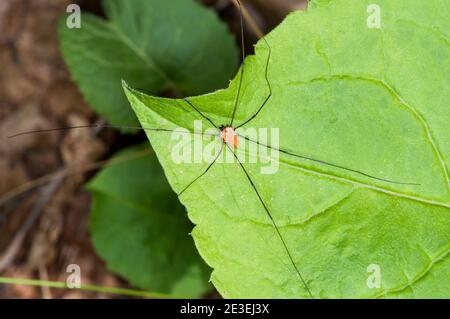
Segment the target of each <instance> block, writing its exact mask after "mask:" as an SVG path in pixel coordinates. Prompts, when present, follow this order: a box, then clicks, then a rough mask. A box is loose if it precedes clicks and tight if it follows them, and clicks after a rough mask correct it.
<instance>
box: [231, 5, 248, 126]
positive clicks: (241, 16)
mask: <svg viewBox="0 0 450 319" xmlns="http://www.w3.org/2000/svg"><path fill="white" fill-rule="evenodd" d="M236 2H237V4H238V6H239V16H240V23H241V47H242V67H241V72H240V79H239V86H238V91H237V94H236V99H235V101H234V108H233V115H232V116H231V122H230V126H231V127H232V126H233V122H234V117H235V115H236V110H237V107H238V105H239V98H240V96H241V89H242V79H243V78H244V68H245V41H244V18H243V14H242V3H241V2H240V0H236Z"/></svg>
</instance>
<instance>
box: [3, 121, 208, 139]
mask: <svg viewBox="0 0 450 319" xmlns="http://www.w3.org/2000/svg"><path fill="white" fill-rule="evenodd" d="M85 128H113V129H121V128H124V129H131V130H143V131H153V132H167V133H173V132H178V133H186V134H195V135H206V136H216V134H212V133H203V132H183V131H177V130H176V129H165V128H150V127H140V126H118V125H97V124H91V125H78V126H66V127H56V128H51V129H44V130H31V131H24V132H19V133H16V134H13V135H10V136H8V138H14V137H18V136H22V135H28V134H34V133H49V132H55V131H66V130H71V129H85Z"/></svg>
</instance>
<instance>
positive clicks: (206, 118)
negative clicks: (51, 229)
mask: <svg viewBox="0 0 450 319" xmlns="http://www.w3.org/2000/svg"><path fill="white" fill-rule="evenodd" d="M184 101H185V102H186V103H187V104H189V105H190V106H191V107H192V108H193V109H194V110H195V111H196V112H197V113H198V114H200V116H201V117H203V118H204V119H205V120H207V121H208V122H209V123H211V125H212V126H214V127H215V128H216V129H219V127H218V126H217V125H216V124H214V122H213V121H212V120H211V119H210V118H209V117H207V116H206V115H204V114H203V113H202V112H200V111H199V109H198V108H196V107H195V105H194V104H192V102H191V101H189V100H188V99H184Z"/></svg>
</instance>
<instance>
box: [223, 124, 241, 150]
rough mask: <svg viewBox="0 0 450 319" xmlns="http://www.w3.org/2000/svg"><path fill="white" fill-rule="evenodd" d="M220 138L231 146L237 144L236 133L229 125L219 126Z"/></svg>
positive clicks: (234, 146)
mask: <svg viewBox="0 0 450 319" xmlns="http://www.w3.org/2000/svg"><path fill="white" fill-rule="evenodd" d="M220 138H221V139H222V140H223V141H224V142H225V143H227V144H228V145H229V146H231V147H233V148H236V147H237V146H238V135H237V134H236V132H235V131H234V129H233V128H232V127H230V126H228V127H222V128H221V131H220Z"/></svg>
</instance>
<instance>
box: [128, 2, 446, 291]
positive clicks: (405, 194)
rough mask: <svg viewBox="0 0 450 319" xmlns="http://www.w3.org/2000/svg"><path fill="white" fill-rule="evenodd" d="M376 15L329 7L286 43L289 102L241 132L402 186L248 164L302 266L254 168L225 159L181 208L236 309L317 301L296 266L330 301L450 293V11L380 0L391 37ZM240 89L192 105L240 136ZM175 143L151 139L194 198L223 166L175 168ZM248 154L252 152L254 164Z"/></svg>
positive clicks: (166, 118) (250, 67) (186, 118)
mask: <svg viewBox="0 0 450 319" xmlns="http://www.w3.org/2000/svg"><path fill="white" fill-rule="evenodd" d="M372 3H373V1H371V0H333V1H314V6H311V7H309V8H308V10H307V11H306V12H296V13H293V14H291V15H289V16H288V18H287V19H286V20H285V21H284V22H283V23H282V24H281V25H280V26H279V27H277V28H276V29H275V30H274V31H273V32H271V33H270V34H269V35H268V36H267V37H266V38H267V41H268V43H269V44H270V47H271V53H272V54H271V58H270V60H269V64H268V65H269V67H268V70H267V74H268V78H269V81H270V84H271V87H272V91H273V95H272V97H271V98H270V99H269V100H268V102H267V104H266V105H265V106H264V108H263V109H262V110H261V112H259V113H258V114H257V116H256V117H255V118H254V119H253V120H252V121H251V122H250V123H248V124H247V125H245V126H244V127H243V128H240V129H238V130H237V132H238V133H239V132H240V134H244V135H245V134H247V133H246V132H245V130H244V129H245V128H248V127H253V128H279V134H280V138H279V143H280V147H281V148H282V149H284V150H289V151H291V152H292V153H295V154H301V155H303V156H309V157H313V158H315V159H318V160H321V161H327V162H331V163H333V164H335V165H338V166H341V167H344V166H345V167H346V168H349V169H353V170H357V171H360V172H362V173H365V174H368V175H371V176H375V177H378V178H384V179H389V180H391V181H396V182H397V183H392V182H386V181H382V180H379V179H375V178H370V177H368V176H364V175H363V174H361V173H358V172H355V171H350V170H345V169H342V168H339V167H336V166H331V165H326V164H324V163H319V162H315V161H311V160H307V159H301V158H297V157H294V156H290V155H288V154H283V153H281V154H280V158H279V160H277V158H276V157H272V159H273V161H272V164H277V163H278V164H279V169H278V171H277V173H276V174H272V175H265V174H262V173H261V168H262V167H264V166H267V164H266V163H264V162H263V161H262V160H259V161H258V163H248V161H247V162H245V163H244V164H243V165H244V167H245V168H246V169H247V171H248V173H249V175H250V177H251V179H252V181H253V183H254V184H255V186H256V188H257V190H258V191H259V193H260V195H261V197H262V199H263V201H264V203H265V205H266V206H267V207H268V210H269V211H270V213H271V215H272V217H273V220H274V221H275V223H276V225H277V226H278V228H279V231H280V234H281V237H282V239H283V241H284V243H285V245H286V247H287V250H288V251H289V254H290V256H291V257H290V256H289V254H288V252H287V250H286V248H285V247H284V244H283V241H282V240H281V238H280V236H279V235H278V234H277V231H276V229H275V227H274V226H273V224H272V222H271V219H270V218H269V216H268V214H267V212H266V211H265V209H264V207H263V205H262V204H261V202H260V201H259V199H258V196H257V194H256V192H255V190H254V189H253V188H252V186H251V184H250V183H249V181H248V179H247V177H246V176H245V173H244V172H243V170H242V168H241V167H240V166H239V164H238V163H229V164H226V163H215V164H214V165H213V166H212V168H211V169H210V170H209V172H208V173H207V174H205V175H204V176H203V177H201V178H200V179H199V180H198V181H197V182H195V183H194V184H193V185H192V186H191V187H190V188H188V190H187V191H186V192H184V193H183V194H182V196H181V197H180V198H181V201H182V203H183V204H184V205H185V206H186V207H187V209H188V213H189V218H190V219H191V220H192V221H193V223H194V224H195V225H196V226H195V228H194V230H193V236H194V239H195V241H196V245H197V247H198V249H199V251H200V253H201V255H202V257H203V258H204V259H205V260H206V261H207V263H208V264H209V265H210V266H211V267H212V268H213V269H214V271H213V274H212V281H213V283H214V285H215V286H216V288H217V289H218V290H219V292H220V293H221V294H222V295H223V296H224V297H247V298H249V297H251V298H254V297H276V298H307V297H310V295H309V294H308V292H307V290H306V288H305V285H304V284H303V282H302V280H301V279H300V278H299V276H298V274H297V271H296V270H295V268H294V266H293V264H292V262H291V258H292V260H293V262H294V264H295V266H296V268H297V269H298V270H299V272H300V273H301V275H302V277H303V278H304V280H305V282H306V284H307V286H308V287H309V289H310V291H311V294H312V296H313V297H316V298H318V297H322V298H332V297H355V298H358V297H388V298H393V297H407V298H419V297H430V298H431V297H440V298H445V297H447V298H448V297H449V296H450V258H449V251H450V184H449V167H450V134H449V129H448V125H449V123H450V112H449V111H448V110H449V109H448V106H449V104H450V91H449V90H448V83H449V82H450V63H449V62H450V54H449V41H448V32H449V30H450V20H449V19H448V13H449V12H450V3H449V2H448V1H447V0H441V1H439V0H434V1H426V2H424V1H421V0H397V1H391V0H378V1H377V2H376V3H377V4H378V5H379V8H380V9H381V11H380V12H381V28H380V29H378V28H369V27H368V24H367V19H368V17H370V15H371V14H372V13H371V12H368V7H369V5H370V4H372ZM369 11H371V10H369ZM268 55H269V49H268V46H267V45H266V43H265V42H264V41H260V42H259V43H258V44H257V46H256V54H255V56H250V57H248V58H247V59H246V61H245V73H244V81H243V86H242V87H243V91H242V97H241V100H240V104H239V106H238V109H237V113H236V118H235V121H234V126H235V127H236V126H239V125H240V124H242V123H244V122H245V121H246V120H248V119H249V118H251V116H252V115H254V114H256V112H257V110H258V109H259V108H260V107H261V105H262V103H263V101H264V100H265V99H266V98H267V97H268V93H269V88H268V85H267V83H266V81H265V77H264V74H265V65H266V62H267V58H268ZM237 84H238V81H237V79H236V80H235V81H233V82H232V84H231V85H230V87H229V88H228V89H227V90H222V91H218V92H216V93H214V94H210V95H205V96H200V97H196V98H192V99H190V101H191V103H193V104H194V105H195V106H196V107H197V108H198V109H199V110H200V111H201V112H203V113H204V114H206V115H207V116H208V117H209V118H210V119H211V120H213V121H214V122H215V123H217V124H218V125H221V124H227V123H229V122H230V116H231V114H232V111H233V101H234V97H235V95H236V92H237V87H238V85H237ZM125 89H126V92H127V95H128V98H129V100H130V103H131V104H132V106H133V108H134V110H135V112H136V114H137V116H138V118H139V120H140V122H141V124H142V125H143V126H150V127H165V128H175V127H178V126H181V127H184V128H188V129H190V130H192V128H193V121H194V119H197V120H198V119H201V117H200V116H199V115H198V113H196V112H195V111H194V110H193V108H192V107H190V106H189V105H187V104H186V103H185V102H184V101H181V100H170V99H161V98H155V97H151V96H147V95H145V94H143V93H139V92H138V91H135V90H133V89H131V88H129V87H125ZM210 126H211V124H210V123H209V122H208V121H206V120H203V127H204V128H207V127H210ZM168 135H169V134H166V133H165V134H163V133H159V132H148V136H149V139H150V141H151V143H152V145H153V147H154V149H155V151H156V153H157V155H158V158H159V160H160V162H161V163H162V165H163V167H164V169H165V172H166V175H167V177H168V180H169V182H170V184H171V185H172V187H173V188H174V190H175V191H177V192H179V191H180V190H182V189H183V188H184V187H185V186H186V185H188V184H189V183H190V182H191V181H192V180H193V179H194V178H195V177H196V176H199V175H200V174H201V173H202V172H203V171H204V170H205V168H206V167H207V165H208V162H207V161H206V162H204V163H201V164H195V163H193V164H175V163H174V161H173V160H172V157H171V152H172V150H173V148H174V146H175V145H177V143H179V142H178V141H176V140H173V139H171V137H170V136H168ZM210 140H211V139H210V138H209V137H204V142H207V141H210ZM244 142H245V140H244V139H243V138H240V144H239V147H238V150H237V152H238V154H240V155H241V156H244V155H245V154H247V153H248V152H254V151H252V150H251V149H250V148H249V146H250V143H244ZM269 142H270V141H269ZM214 143H216V144H218V145H219V146H220V143H221V141H220V139H219V138H216V139H215V140H214ZM262 149H264V147H262ZM230 152H231V151H230V149H228V148H225V151H224V153H225V154H227V155H229V153H230ZM269 154H271V153H270V152H269ZM231 156H232V155H231ZM272 156H276V154H273V155H272ZM400 183H404V184H400ZM405 183H406V184H405ZM408 183H409V184H408ZM414 184H418V185H414ZM374 267H375V268H377V267H378V270H379V271H380V272H374V273H372V272H373V271H374V270H373V269H375V268H374ZM377 275H380V276H378V277H377ZM374 276H375V277H377V278H380V279H381V286H380V287H379V288H377V287H376V284H375V287H374V286H373V285H370V283H373V281H372V279H374V278H375V277H374ZM368 280H369V285H368V284H367V283H368ZM369 287H370V288H369Z"/></svg>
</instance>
